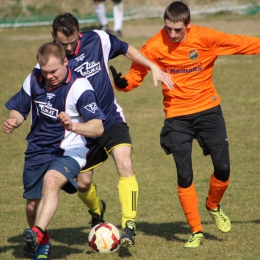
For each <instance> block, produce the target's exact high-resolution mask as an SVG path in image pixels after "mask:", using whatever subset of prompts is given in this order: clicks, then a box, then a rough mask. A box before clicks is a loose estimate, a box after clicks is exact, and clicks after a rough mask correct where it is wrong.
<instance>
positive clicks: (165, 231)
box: [137, 222, 221, 243]
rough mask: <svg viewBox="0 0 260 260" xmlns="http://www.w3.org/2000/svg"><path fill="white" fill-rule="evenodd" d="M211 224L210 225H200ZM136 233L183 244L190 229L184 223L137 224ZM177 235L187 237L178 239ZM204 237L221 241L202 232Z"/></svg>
mask: <svg viewBox="0 0 260 260" xmlns="http://www.w3.org/2000/svg"><path fill="white" fill-rule="evenodd" d="M204 224H212V223H202V225H204ZM137 228H138V231H141V232H143V233H144V234H145V235H147V236H158V237H162V238H164V239H166V240H167V241H171V240H172V241H177V242H182V243H185V242H187V240H188V237H189V235H190V234H191V233H190V228H189V226H188V225H187V223H186V222H168V223H158V224H156V223H146V222H141V223H139V222H138V226H137ZM179 235H187V237H185V239H181V238H179ZM204 236H205V238H207V239H211V240H221V239H219V238H217V237H216V236H213V235H211V234H209V233H207V232H205V231H204Z"/></svg>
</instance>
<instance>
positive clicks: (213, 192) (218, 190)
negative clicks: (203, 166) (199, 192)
mask: <svg viewBox="0 0 260 260" xmlns="http://www.w3.org/2000/svg"><path fill="white" fill-rule="evenodd" d="M209 150H210V154H211V158H212V161H213V165H214V173H213V174H212V175H211V178H210V183H209V187H210V188H209V192H208V197H207V200H206V208H207V210H208V212H209V214H210V216H211V217H212V219H213V220H214V222H215V224H216V226H217V228H218V229H219V230H220V231H222V232H224V233H226V232H229V231H230V230H231V222H230V219H229V218H228V216H227V215H226V214H225V213H224V212H223V210H222V209H221V208H220V205H219V204H220V201H221V199H222V197H223V196H224V193H225V191H226V189H227V188H228V185H229V174H230V164H229V152H228V145H225V144H216V145H213V146H212V147H210V148H209Z"/></svg>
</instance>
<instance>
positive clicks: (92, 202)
mask: <svg viewBox="0 0 260 260" xmlns="http://www.w3.org/2000/svg"><path fill="white" fill-rule="evenodd" d="M77 194H78V197H79V198H80V199H81V200H82V201H83V203H84V204H85V205H86V206H87V207H88V208H89V210H90V211H92V212H94V213H97V214H98V215H100V214H101V211H102V203H101V201H100V199H99V198H98V196H97V187H96V185H95V183H93V182H92V183H91V186H90V188H89V190H88V191H87V192H83V193H82V192H79V191H78V192H77Z"/></svg>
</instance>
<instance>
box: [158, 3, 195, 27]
mask: <svg viewBox="0 0 260 260" xmlns="http://www.w3.org/2000/svg"><path fill="white" fill-rule="evenodd" d="M163 18H164V21H165V20H166V19H167V20H169V21H171V22H173V23H177V22H183V23H184V24H185V25H186V26H187V25H188V24H189V22H190V19H191V18H190V9H189V7H188V6H187V5H186V4H184V3H183V2H182V1H175V2H172V3H171V4H170V5H169V6H168V7H166V9H165V12H164V17H163Z"/></svg>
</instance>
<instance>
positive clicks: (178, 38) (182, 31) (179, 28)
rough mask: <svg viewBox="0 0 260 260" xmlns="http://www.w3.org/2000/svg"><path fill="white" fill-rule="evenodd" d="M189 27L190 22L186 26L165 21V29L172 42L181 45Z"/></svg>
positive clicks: (181, 23)
mask: <svg viewBox="0 0 260 260" xmlns="http://www.w3.org/2000/svg"><path fill="white" fill-rule="evenodd" d="M189 27H190V22H189V24H188V25H187V26H185V25H184V23H183V22H176V23H173V22H171V21H170V20H167V19H166V20H165V29H166V31H167V33H168V35H169V38H170V40H171V41H172V42H175V43H181V42H183V41H184V40H185V39H186V36H187V31H188V28H189Z"/></svg>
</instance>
